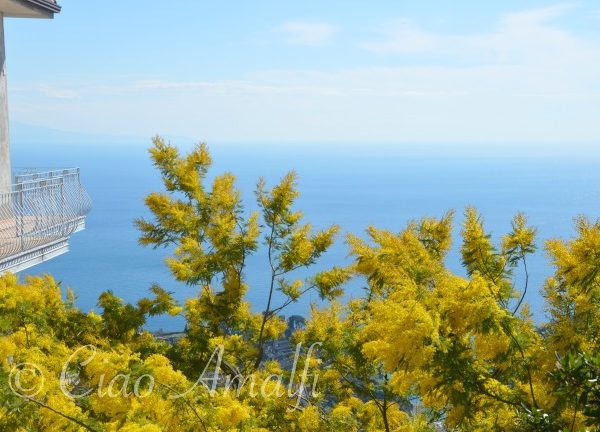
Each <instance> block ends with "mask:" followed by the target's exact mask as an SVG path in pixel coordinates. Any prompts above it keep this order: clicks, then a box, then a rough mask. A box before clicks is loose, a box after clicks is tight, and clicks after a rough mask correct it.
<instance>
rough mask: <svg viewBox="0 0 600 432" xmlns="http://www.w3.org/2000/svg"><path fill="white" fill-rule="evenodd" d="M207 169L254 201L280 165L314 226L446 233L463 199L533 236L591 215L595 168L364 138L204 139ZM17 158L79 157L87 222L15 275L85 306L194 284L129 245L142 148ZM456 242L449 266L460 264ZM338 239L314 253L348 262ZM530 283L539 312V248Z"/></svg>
mask: <svg viewBox="0 0 600 432" xmlns="http://www.w3.org/2000/svg"><path fill="white" fill-rule="evenodd" d="M211 151H212V154H213V158H214V160H215V164H214V168H213V169H212V171H211V174H212V175H215V174H217V173H221V172H223V171H231V172H233V173H234V174H236V175H237V177H238V185H239V187H240V188H241V189H242V191H243V195H244V197H245V201H246V204H247V207H248V208H249V209H254V208H255V204H254V201H253V190H254V186H255V184H256V181H257V179H258V177H259V176H261V175H262V176H264V177H266V179H267V181H268V182H269V183H270V184H273V182H274V181H276V180H277V179H278V178H280V177H281V176H282V175H283V174H285V172H286V171H287V170H289V169H295V170H296V171H297V172H298V173H299V175H300V184H299V187H300V191H301V198H300V199H299V200H298V208H300V209H302V210H303V211H304V213H305V215H306V219H307V220H308V221H311V222H313V223H314V224H315V225H316V226H320V227H324V226H326V225H328V224H331V223H338V224H340V225H341V226H342V228H343V230H344V231H346V232H353V233H359V234H362V232H363V231H364V229H365V227H367V226H368V225H370V224H373V225H375V226H377V227H380V228H388V229H391V230H394V231H398V230H400V229H401V228H402V227H403V226H404V225H405V224H406V223H407V222H408V221H409V220H411V219H414V218H418V217H420V216H424V215H427V216H441V215H442V214H444V213H445V212H446V211H447V210H448V209H456V210H457V220H456V222H457V223H456V225H457V228H456V234H458V232H459V230H460V227H458V225H459V222H460V221H461V219H462V210H463V208H464V207H465V206H466V205H474V206H476V207H477V208H478V209H479V210H480V211H481V212H482V214H483V216H484V218H485V221H486V225H487V227H488V229H489V230H490V231H491V232H492V234H493V236H494V239H495V240H498V239H499V236H500V235H502V234H503V233H505V232H506V231H508V230H509V229H510V220H511V218H512V216H513V214H514V213H515V212H517V211H523V212H525V213H526V214H527V215H528V217H529V219H530V222H531V223H533V224H534V225H536V226H537V227H538V229H539V235H540V238H541V239H547V238H550V237H562V238H569V237H571V236H572V235H573V229H572V220H573V217H575V216H576V215H578V214H585V215H588V216H589V217H591V218H594V219H595V218H596V217H598V216H600V170H598V160H597V159H595V158H589V157H587V158H586V157H565V156H544V157H533V156H528V157H511V156H508V155H505V156H502V157H493V156H481V155H479V156H474V155H467V156H465V155H464V154H463V155H461V156H457V155H454V156H452V153H451V152H445V153H446V154H445V155H442V154H441V153H440V154H438V155H437V156H436V154H435V153H432V154H429V155H424V154H421V155H419V154H418V152H414V151H402V150H400V149H396V150H389V149H388V150H386V149H384V148H378V149H377V150H376V151H374V150H372V149H371V148H369V147H366V146H365V147H364V148H359V147H356V146H355V147H348V148H345V147H344V146H341V147H338V148H337V150H333V149H331V148H328V147H319V146H312V147H304V146H303V147H300V146H287V147H285V148H284V147H280V148H275V147H268V146H260V145H250V144H248V145H245V146H241V145H237V146H234V145H213V146H211ZM13 160H14V165H15V166H18V167H63V166H79V167H81V169H82V178H83V181H84V183H85V186H86V187H87V189H88V191H89V193H90V195H91V196H92V198H93V201H94V207H93V210H92V213H91V214H90V216H89V218H88V222H87V230H86V231H84V232H82V233H79V234H77V235H75V236H74V237H73V238H72V242H71V252H70V253H68V254H66V255H63V256H61V257H59V258H57V259H55V260H53V261H50V262H48V263H45V264H43V265H40V266H37V267H34V268H32V269H30V270H29V271H26V272H24V273H30V274H42V273H50V274H52V275H54V277H55V278H56V279H58V280H60V281H62V283H63V286H70V287H72V288H73V289H74V291H75V293H76V294H77V297H78V300H77V303H78V305H79V307H81V308H82V309H84V310H89V309H92V308H94V307H95V306H96V301H97V298H98V295H99V294H100V293H101V292H102V291H104V290H107V289H111V290H113V291H114V292H115V293H116V294H117V295H119V296H120V297H122V298H124V299H125V300H127V301H132V302H133V301H135V300H137V299H138V298H140V297H141V296H144V295H146V294H147V291H148V288H149V287H150V285H151V284H152V283H154V282H157V283H159V284H160V285H162V286H163V287H164V288H166V289H169V290H171V291H174V292H175V295H176V297H177V298H178V299H184V298H185V297H189V296H192V295H195V294H196V289H195V288H193V287H187V286H184V285H181V284H178V283H175V282H174V281H173V280H172V279H171V278H170V276H169V273H168V271H167V269H166V267H165V266H164V264H163V259H164V257H165V256H166V255H167V253H168V251H166V250H163V249H158V250H152V249H146V248H142V247H140V246H138V244H137V236H138V233H137V232H136V229H135V228H134V226H133V220H134V219H135V218H136V217H139V216H144V215H146V216H147V215H148V212H147V211H146V209H145V208H144V204H143V199H144V196H145V194H147V193H149V192H151V191H153V190H160V188H161V184H160V179H159V177H158V174H157V172H155V170H154V168H153V167H152V165H151V163H150V161H149V159H148V157H147V152H146V150H145V148H144V147H143V146H141V145H139V144H137V145H129V146H127V145H123V146H118V145H110V146H106V145H98V144H95V145H85V146H84V145H81V146H74V145H68V146H58V145H55V146H47V147H37V146H36V147H35V148H33V147H30V146H27V145H22V146H20V147H18V146H15V148H14V149H13ZM457 249H458V246H457V245H456V244H455V246H454V249H453V251H452V253H451V254H450V256H449V257H448V265H449V266H450V267H451V268H452V269H454V270H455V271H457V272H460V273H463V272H462V269H461V267H460V258H459V255H458V252H457ZM346 255H347V249H346V247H345V245H344V244H343V242H342V241H339V242H338V243H337V244H336V246H335V247H334V248H333V250H332V251H331V252H330V253H329V254H328V255H327V256H326V257H325V259H324V262H325V263H327V264H334V263H340V264H341V263H344V262H347V261H348V258H347V256H346ZM530 267H531V285H530V286H531V287H532V289H531V290H530V294H529V295H528V299H527V300H528V301H529V302H530V304H531V305H532V309H533V311H534V313H535V315H536V318H537V319H542V318H543V304H542V299H541V296H540V294H539V288H540V287H541V286H542V284H543V281H544V279H545V278H546V277H547V276H548V275H549V273H550V267H549V265H548V262H547V257H546V256H545V254H544V252H543V251H540V252H538V253H537V254H536V256H535V257H534V258H533V259H532V260H531V262H530ZM247 274H248V279H249V281H250V285H251V289H250V290H249V293H248V299H249V300H250V302H251V303H252V304H253V305H254V307H255V308H256V309H257V310H259V308H260V306H261V305H264V303H265V299H266V294H267V293H266V283H267V266H266V261H265V257H264V255H261V254H259V255H257V256H255V257H253V258H252V259H251V260H250V262H249V268H248V270H247ZM360 290H361V283H360V282H356V283H353V284H352V285H351V286H350V287H349V288H348V293H347V295H348V296H353V295H358V294H360ZM316 300H317V298H316V296H313V297H312V298H311V297H307V298H306V299H305V300H304V301H302V302H300V303H298V304H295V305H292V306H291V307H290V308H289V309H288V310H287V312H286V314H288V315H289V314H291V313H299V314H306V313H307V311H308V307H309V304H310V302H311V301H316ZM148 327H149V328H151V329H158V328H163V329H166V330H176V329H179V328H181V327H182V320H180V319H178V318H170V317H166V318H155V319H153V320H152V321H151V322H150V323H149V325H148Z"/></svg>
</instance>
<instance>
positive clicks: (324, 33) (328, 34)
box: [278, 21, 337, 46]
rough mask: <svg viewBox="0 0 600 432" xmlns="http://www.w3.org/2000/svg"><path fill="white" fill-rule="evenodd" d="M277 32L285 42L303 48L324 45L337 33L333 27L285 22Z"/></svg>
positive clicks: (313, 23) (311, 23) (322, 24)
mask: <svg viewBox="0 0 600 432" xmlns="http://www.w3.org/2000/svg"><path fill="white" fill-rule="evenodd" d="M278 30H279V31H280V32H281V33H283V35H284V39H285V41H286V42H288V43H290V44H293V45H305V46H321V45H325V44H327V43H328V42H329V41H330V40H331V39H332V38H333V36H334V35H335V33H336V32H337V28H336V26H334V25H331V24H327V23H319V22H309V21H287V22H285V23H283V24H282V25H281V27H280V28H279V29H278Z"/></svg>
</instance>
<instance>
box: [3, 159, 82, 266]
mask: <svg viewBox="0 0 600 432" xmlns="http://www.w3.org/2000/svg"><path fill="white" fill-rule="evenodd" d="M90 209H91V199H90V197H89V195H88V194H87V192H86V191H85V189H84V188H83V186H82V185H81V181H80V175H79V168H74V169H64V170H56V171H47V172H41V173H24V174H19V175H16V176H15V178H14V184H13V185H12V190H11V192H9V193H4V194H0V274H3V273H5V272H8V271H10V272H12V273H16V272H19V271H21V270H25V269H26V268H29V267H31V266H33V265H36V264H39V263H41V262H44V261H47V260H49V259H52V258H54V257H56V256H58V255H61V254H63V253H65V252H67V251H68V250H69V237H70V236H71V234H73V233H76V232H78V231H81V230H83V229H84V228H85V217H86V215H87V214H88V213H89V211H90Z"/></svg>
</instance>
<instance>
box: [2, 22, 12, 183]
mask: <svg viewBox="0 0 600 432" xmlns="http://www.w3.org/2000/svg"><path fill="white" fill-rule="evenodd" d="M11 182H12V179H11V167H10V145H9V142H8V95H7V90H6V51H5V48H4V17H3V16H2V14H0V193H3V192H8V191H10V187H11Z"/></svg>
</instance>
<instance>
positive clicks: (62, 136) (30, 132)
mask: <svg viewBox="0 0 600 432" xmlns="http://www.w3.org/2000/svg"><path fill="white" fill-rule="evenodd" d="M10 138H11V142H12V143H14V144H15V145H19V146H22V145H25V146H29V145H37V146H39V145H86V144H108V145H110V144H123V143H127V144H129V145H131V144H133V145H137V144H140V145H142V144H146V145H147V144H148V143H149V142H150V138H151V137H132V136H116V135H108V134H106V135H105V134H88V133H82V132H70V131H64V130H59V129H52V128H48V127H44V126H35V125H30V124H25V123H19V122H11V123H10Z"/></svg>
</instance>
